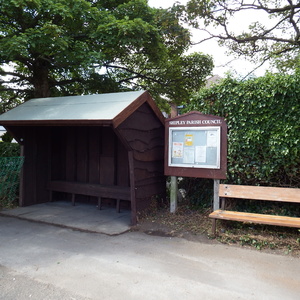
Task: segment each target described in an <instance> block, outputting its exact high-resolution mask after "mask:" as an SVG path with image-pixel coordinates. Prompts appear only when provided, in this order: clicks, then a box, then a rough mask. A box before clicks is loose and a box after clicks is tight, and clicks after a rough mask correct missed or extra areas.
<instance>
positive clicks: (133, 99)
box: [0, 91, 165, 224]
mask: <svg viewBox="0 0 300 300" xmlns="http://www.w3.org/2000/svg"><path fill="white" fill-rule="evenodd" d="M0 124H1V125H3V126H4V127H5V128H6V130H8V131H9V132H10V133H11V134H12V135H13V136H14V138H15V139H16V140H17V141H18V142H19V143H20V144H21V145H22V146H23V147H22V148H23V155H24V156H25V162H24V166H23V172H22V178H21V197H20V206H28V205H33V204H38V203H43V202H48V201H51V200H56V199H55V198H56V197H57V196H58V195H59V196H62V195H67V194H70V195H72V196H68V197H69V198H70V197H71V199H72V201H73V203H74V202H75V199H76V200H78V199H81V200H85V201H87V200H88V201H98V208H101V205H103V201H108V200H109V199H113V200H111V201H115V200H116V204H117V209H118V210H119V205H120V202H121V205H122V204H126V203H129V202H130V207H131V221H132V224H136V223H137V218H138V214H139V212H141V211H143V210H144V209H146V208H147V207H149V205H150V203H151V201H152V199H153V197H156V196H159V197H164V196H165V177H164V163H163V161H164V117H163V115H162V114H161V112H160V110H159V109H158V108H157V106H156V104H155V103H154V101H153V99H152V98H151V96H150V94H149V93H148V92H147V91H137V92H124V93H111V94H100V95H88V96H68V97H56V98H43V99H32V100H29V101H27V102H25V103H24V104H21V105H19V106H18V107H16V108H14V109H12V110H10V111H8V112H6V113H4V114H2V115H1V116H0ZM52 197H53V199H52Z"/></svg>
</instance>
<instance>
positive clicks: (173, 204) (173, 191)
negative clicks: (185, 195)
mask: <svg viewBox="0 0 300 300" xmlns="http://www.w3.org/2000/svg"><path fill="white" fill-rule="evenodd" d="M177 194H178V183H177V177H176V176H171V188H170V212H171V213H175V212H176V210H177Z"/></svg>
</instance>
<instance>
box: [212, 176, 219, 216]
mask: <svg viewBox="0 0 300 300" xmlns="http://www.w3.org/2000/svg"><path fill="white" fill-rule="evenodd" d="M219 186H220V180H219V179H214V204H213V209H214V211H215V210H217V209H220V199H219Z"/></svg>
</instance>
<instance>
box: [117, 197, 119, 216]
mask: <svg viewBox="0 0 300 300" xmlns="http://www.w3.org/2000/svg"><path fill="white" fill-rule="evenodd" d="M117 213H120V199H117Z"/></svg>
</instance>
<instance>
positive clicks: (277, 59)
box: [186, 0, 300, 69]
mask: <svg viewBox="0 0 300 300" xmlns="http://www.w3.org/2000/svg"><path fill="white" fill-rule="evenodd" d="M186 13H187V15H186V17H187V20H188V21H189V23H190V24H191V25H193V26H194V27H196V28H198V29H201V30H202V31H204V32H206V33H207V34H208V36H207V37H206V38H205V39H203V40H207V39H213V38H214V39H218V40H219V42H220V44H222V45H226V46H228V47H229V49H230V50H231V51H232V52H233V53H235V54H237V55H238V56H246V57H247V58H250V59H253V60H254V61H256V62H257V60H258V59H259V61H260V63H261V64H263V63H264V62H265V61H272V62H273V63H274V64H275V65H276V66H277V67H279V68H281V69H289V68H297V67H299V66H300V57H299V47H300V27H299V18H300V2H299V1H298V0H251V1H250V0H248V1H247V0H202V1H198V0H190V1H189V2H188V4H187V6H186ZM249 13H253V14H256V18H257V21H256V22H253V23H251V24H249V26H248V29H246V30H243V31H242V32H239V28H238V27H239V26H242V25H244V24H243V23H244V22H247V17H248V16H247V14H249ZM240 16H241V17H243V19H240V20H241V21H240V22H241V23H240V24H235V26H233V22H234V20H236V19H237V18H238V17H240ZM217 32H218V33H217Z"/></svg>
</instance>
